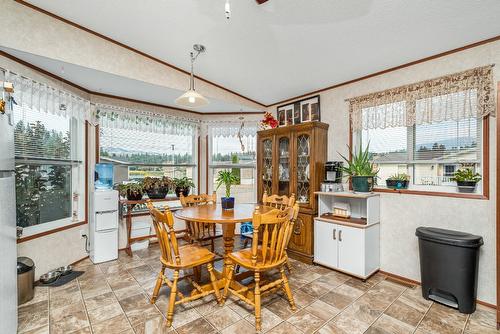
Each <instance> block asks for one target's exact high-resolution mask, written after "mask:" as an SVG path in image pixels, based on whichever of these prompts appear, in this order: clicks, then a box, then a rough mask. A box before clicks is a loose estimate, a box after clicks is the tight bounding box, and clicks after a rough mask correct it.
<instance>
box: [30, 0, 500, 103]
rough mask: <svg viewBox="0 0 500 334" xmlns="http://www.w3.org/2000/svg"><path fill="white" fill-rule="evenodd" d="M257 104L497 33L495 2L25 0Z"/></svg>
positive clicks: (499, 10) (499, 5)
mask: <svg viewBox="0 0 500 334" xmlns="http://www.w3.org/2000/svg"><path fill="white" fill-rule="evenodd" d="M28 2H30V3H32V4H34V5H36V6H38V7H41V8H43V9H45V10H48V11H49V12H52V13H54V14H57V15H59V16H62V17H64V18H66V19H68V20H70V21H73V22H76V23H78V24H80V25H82V26H84V27H87V28H90V29H92V30H95V31H97V32H99V33H101V34H103V35H106V36H108V37H111V38H113V39H115V40H117V41H120V42H122V43H124V44H127V45H129V46H131V47H133V48H136V49H139V50H141V51H143V52H146V53H148V54H150V55H153V56H155V57H157V58H160V59H162V60H164V61H166V62H169V63H171V64H173V65H175V66H178V67H181V68H183V69H186V70H187V69H188V65H189V58H188V52H189V51H190V50H191V49H192V45H193V44H194V43H201V44H204V45H205V46H206V47H207V53H206V54H204V55H202V56H200V58H198V61H197V63H196V69H195V70H196V73H197V74H198V75H200V76H202V77H204V78H206V79H208V80H211V81H213V82H216V83H218V84H220V85H222V86H225V87H227V88H229V89H231V90H234V91H236V92H238V93H240V94H243V95H245V96H247V97H250V98H252V99H255V100H257V101H259V102H262V103H265V104H271V103H274V102H277V101H280V100H283V99H286V98H290V97H293V96H296V95H300V94H303V93H306V92H309V91H313V90H316V89H320V88H323V87H326V86H330V85H333V84H337V83H341V82H344V81H348V80H351V79H354V78H357V77H361V76H364V75H367V74H371V73H374V72H377V71H381V70H384V69H387V68H390V67H394V66H398V65H401V64H403V63H407V62H410V61H414V60H417V59H421V58H424V57H428V56H431V55H434V54H437V53H440V52H444V51H447V50H450V49H454V48H457V47H461V46H464V45H466V44H469V43H473V42H477V41H480V40H483V39H486V38H490V37H493V36H496V35H498V34H499V33H500V19H499V18H498V14H499V13H500V1H499V0H356V1H352V0H351V1H348V0H269V1H268V2H267V3H265V4H263V5H260V6H259V5H257V4H256V2H255V1H254V0H230V3H231V8H232V18H231V19H230V20H226V19H225V16H224V2H225V0H210V1H207V0H142V1H137V0H106V1H102V0H72V1H67V0H30V1H28Z"/></svg>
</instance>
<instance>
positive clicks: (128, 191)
mask: <svg viewBox="0 0 500 334" xmlns="http://www.w3.org/2000/svg"><path fill="white" fill-rule="evenodd" d="M118 192H119V193H120V196H122V197H126V198H127V199H128V200H129V201H139V200H141V199H142V196H143V195H144V188H143V186H142V184H140V183H137V182H129V183H125V184H119V185H118Z"/></svg>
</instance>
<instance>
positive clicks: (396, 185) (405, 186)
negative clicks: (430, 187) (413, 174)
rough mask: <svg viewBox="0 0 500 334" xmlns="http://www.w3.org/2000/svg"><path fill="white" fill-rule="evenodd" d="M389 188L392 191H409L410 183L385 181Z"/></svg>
mask: <svg viewBox="0 0 500 334" xmlns="http://www.w3.org/2000/svg"><path fill="white" fill-rule="evenodd" d="M385 183H386V185H387V188H390V189H408V185H409V183H410V182H409V181H402V180H385Z"/></svg>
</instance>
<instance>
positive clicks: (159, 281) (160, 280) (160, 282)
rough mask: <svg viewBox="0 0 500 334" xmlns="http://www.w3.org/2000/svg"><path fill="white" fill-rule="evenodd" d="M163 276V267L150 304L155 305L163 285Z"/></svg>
mask: <svg viewBox="0 0 500 334" xmlns="http://www.w3.org/2000/svg"><path fill="white" fill-rule="evenodd" d="M164 274H165V266H163V265H162V266H161V271H160V273H159V274H158V278H157V279H156V285H155V289H154V290H153V295H152V296H151V304H154V303H156V298H158V293H159V292H160V288H161V285H162V283H163V275H164Z"/></svg>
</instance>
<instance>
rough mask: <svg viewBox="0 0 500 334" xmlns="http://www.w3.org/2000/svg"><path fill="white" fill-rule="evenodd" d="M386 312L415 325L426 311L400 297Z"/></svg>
mask: <svg viewBox="0 0 500 334" xmlns="http://www.w3.org/2000/svg"><path fill="white" fill-rule="evenodd" d="M385 314H387V315H388V316H390V317H392V318H394V319H398V320H399V321H402V322H404V323H406V324H408V325H410V326H413V327H415V326H417V325H418V323H419V322H420V320H422V318H423V316H424V314H425V313H424V312H422V311H419V310H416V309H414V308H413V307H412V306H410V305H408V304H407V303H406V302H405V299H402V298H399V299H398V300H396V301H395V302H394V303H393V304H392V305H391V306H390V307H389V308H388V309H387V310H386V311H385Z"/></svg>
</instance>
